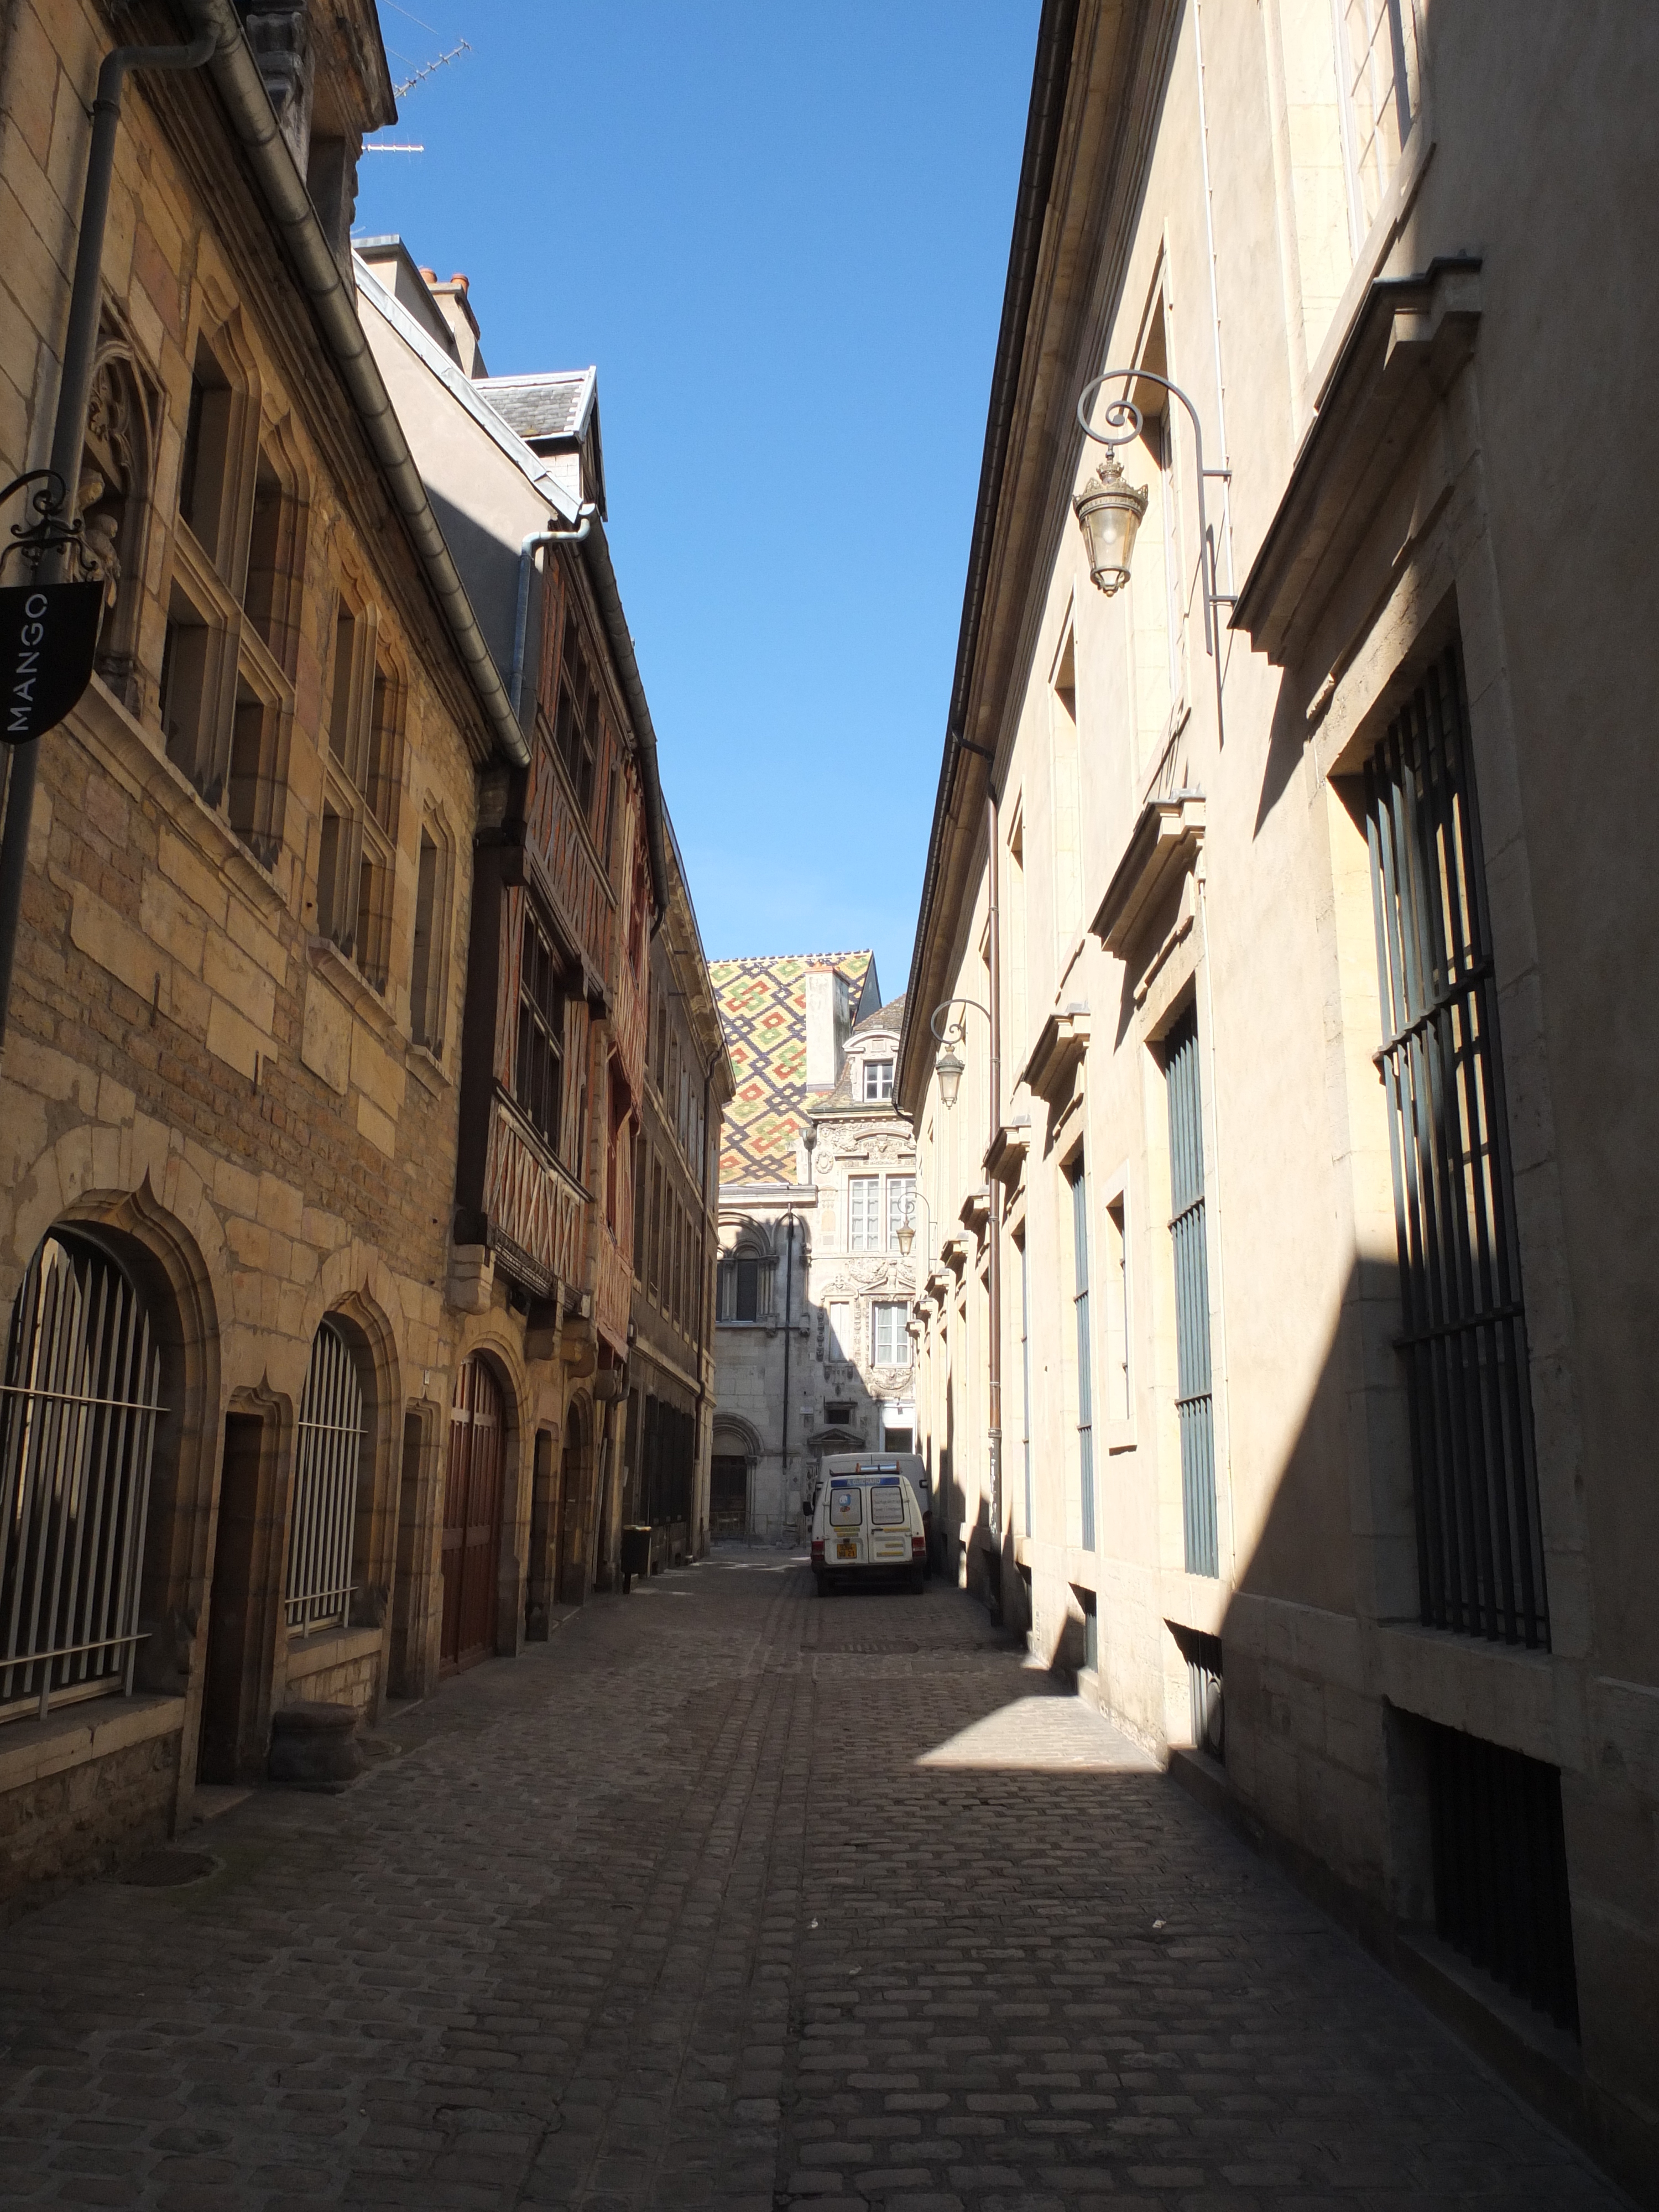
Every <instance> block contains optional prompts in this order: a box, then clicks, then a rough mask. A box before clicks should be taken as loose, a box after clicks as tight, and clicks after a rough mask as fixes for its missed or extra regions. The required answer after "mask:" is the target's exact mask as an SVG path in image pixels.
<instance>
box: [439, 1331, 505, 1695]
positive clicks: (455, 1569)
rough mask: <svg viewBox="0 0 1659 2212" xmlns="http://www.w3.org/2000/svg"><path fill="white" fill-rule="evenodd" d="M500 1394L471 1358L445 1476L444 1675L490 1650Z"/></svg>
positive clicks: (459, 1392)
mask: <svg viewBox="0 0 1659 2212" xmlns="http://www.w3.org/2000/svg"><path fill="white" fill-rule="evenodd" d="M506 1414H507V1407H506V1403H505V1401H504V1400H503V1398H502V1395H501V1385H500V1383H497V1382H496V1380H495V1376H493V1375H492V1374H491V1373H490V1371H489V1368H488V1367H487V1366H486V1365H485V1364H484V1362H483V1360H482V1359H481V1358H479V1357H478V1355H477V1352H474V1353H473V1355H472V1357H471V1358H470V1359H468V1360H467V1361H466V1362H465V1364H464V1365H463V1367H462V1369H461V1371H460V1373H459V1376H457V1377H456V1381H455V1396H454V1400H453V1403H452V1405H451V1407H450V1409H449V1464H448V1467H447V1471H446V1473H445V1476H444V1544H443V1575H444V1610H443V1626H442V1631H441V1638H440V1645H439V1664H440V1667H441V1671H442V1672H443V1673H444V1674H459V1672H460V1670H461V1668H463V1667H473V1666H476V1665H477V1662H478V1661H479V1660H480V1659H487V1658H488V1657H489V1655H490V1653H491V1652H492V1651H493V1650H495V1570H496V1562H497V1560H498V1559H499V1558H500V1556H501V1444H502V1436H503V1431H504V1428H505V1425H506Z"/></svg>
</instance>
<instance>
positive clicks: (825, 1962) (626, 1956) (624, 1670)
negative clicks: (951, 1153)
mask: <svg viewBox="0 0 1659 2212" xmlns="http://www.w3.org/2000/svg"><path fill="white" fill-rule="evenodd" d="M377 1748H379V1749H380V1751H381V1753H382V1756H380V1758H379V1759H377V1760H376V1761H375V1763H374V1765H373V1766H372V1768H371V1770H370V1771H369V1772H368V1774H367V1775H366V1776H365V1778H363V1779H362V1781H361V1782H360V1783H358V1784H356V1786H355V1787H353V1788H352V1789H351V1790H348V1791H347V1792H345V1793H344V1794H343V1795H342V1796H338V1797H334V1798H330V1797H318V1796H297V1795H284V1794H280V1793H277V1792H274V1791H266V1792H261V1793H259V1794H258V1795H256V1796H253V1797H252V1798H251V1799H249V1800H247V1801H246V1802H244V1803H243V1804H241V1805H240V1807H238V1808H235V1809H234V1810H233V1811H231V1812H229V1813H228V1814H224V1815H223V1816H222V1817H221V1818H220V1819H219V1820H216V1821H214V1822H213V1823H211V1824H210V1825H209V1826H205V1827H202V1828H198V1829H197V1830H196V1831H195V1832H193V1833H192V1834H191V1836H190V1837H188V1838H180V1839H179V1843H180V1846H181V1847H185V1846H188V1847H191V1848H204V1849H206V1850H210V1851H211V1852H212V1853H214V1854H215V1855H216V1857H217V1858H218V1859H219V1860H220V1861H221V1862H222V1868H221V1869H220V1870H219V1871H218V1872H216V1873H215V1874H213V1875H211V1876H210V1878H209V1879H207V1880H205V1881H202V1882H199V1883H197V1884H196V1885H195V1886H193V1887H186V1888H181V1889H175V1890H171V1891H168V1890H156V1889H145V1888H140V1887H131V1886H122V1885H118V1884H115V1883H112V1882H111V1883H102V1884H99V1885H96V1886H94V1887H90V1888H88V1889H84V1890H82V1891H81V1892H79V1893H75V1894H72V1895H69V1896H65V1897H64V1898H63V1899H60V1900H59V1901H58V1902H57V1903H55V1904H54V1905H52V1906H50V1907H49V1908H47V1909H46V1910H45V1911H40V1912H38V1913H36V1914H34V1915H33V1916H32V1917H29V1918H27V1919H26V1920H24V1921H22V1922H21V1923H18V1924H17V1925H16V1926H15V1928H14V1929H12V1930H11V1931H10V1932H9V1935H8V1936H7V1938H6V1941H5V1945H4V1968H3V1977H0V1988H3V2005H4V2015H3V2016H4V2022H5V2031H4V2045H5V2054H4V2073H3V2087H0V2095H3V2128H4V2133H5V2136H6V2138H7V2145H6V2151H5V2155H4V2160H3V2174H0V2200H3V2201H5V2202H12V2201H18V2202H27V2203H53V2204H58V2203H72V2204H92V2205H147V2206H148V2205H153V2206H156V2207H162V2208H175V2209H176V2212H197V2208H200V2212H208V2208H228V2207H242V2206H247V2207H255V2206H257V2207H259V2208H262V2212H283V2208H290V2207H292V2208H300V2207H308V2208H309V2207H316V2206H319V2205H323V2204H336V2203H342V2204H348V2205H354V2206H356V2205H386V2206H410V2207H444V2208H453V2212H471V2208H477V2212H496V2208H500V2212H506V2208H507V2207H511V2206H520V2205H572V2206H581V2207H585V2208H588V2209H589V2212H599V2208H601V2207H603V2208H607V2209H608V2208H617V2212H622V2208H625V2207H626V2208H632V2207H635V2206H645V2205H651V2206H660V2207H663V2208H671V2207H698V2206H705V2205H708V2206H720V2207H733V2208H735V2207H738V2206H742V2207H744V2208H751V2212H771V2208H775V2207H781V2206H793V2205H809V2204H810V2205H815V2206H817V2207H819V2208H820V2212H848V2209H849V2208H852V2207H855V2206H857V2207H864V2206H869V2207H874V2208H880V2212H957V2208H964V2212H1059V2209H1060V2208H1061V2207H1065V2208H1083V2207H1095V2206H1097V2207H1100V2208H1102V2212H1105V2208H1111V2212H1128V2208H1130V2207H1133V2206H1153V2205H1157V2206H1160V2207H1165V2206H1167V2207H1171V2208H1174V2207H1182V2208H1194V2212H1195V2208H1199V2207H1204V2208H1209V2207H1212V2206H1213V2207H1218V2206H1222V2205H1225V2206H1230V2207H1237V2208H1239V2212H1244V2208H1261V2212H1267V2208H1270V2207H1271V2208H1281V2207H1282V2208H1296V2209H1297V2212H1315V2208H1316V2207H1326V2206H1338V2205H1340V2206H1344V2207H1350V2208H1365V2212H1383V2208H1389V2212H1394V2208H1399V2209H1400V2212H1405V2208H1407V2207H1411V2208H1422V2207H1428V2206H1441V2205H1444V2206H1452V2205H1466V2204H1467V2205H1480V2206H1482V2207H1489V2208H1493V2212H1496V2208H1498V2207H1499V2206H1503V2207H1514V2208H1516V2212H1519V2208H1521V2207H1522V2206H1527V2207H1537V2206H1556V2205H1561V2206H1585V2207H1589V2206H1603V2205H1608V2206H1610V2205H1613V2204H1615V2203H1622V2202H1623V2201H1624V2200H1623V2199H1622V2198H1620V2197H1618V2196H1617V2195H1616V2194H1615V2192H1614V2191H1613V2190H1612V2189H1611V2188H1610V2187H1608V2186H1607V2185H1606V2184H1605V2183H1603V2182H1602V2181H1601V2180H1600V2179H1598V2178H1597V2177H1596V2176H1595V2173H1594V2172H1592V2171H1591V2170H1590V2169H1589V2167H1588V2166H1586V2165H1584V2164H1583V2162H1582V2161H1581V2160H1579V2158H1578V2157H1577V2154H1576V2153H1574V2152H1573V2151H1571V2149H1570V2148H1567V2147H1566V2146H1565V2145H1564V2144H1563V2142H1561V2141H1560V2140H1559V2138H1557V2137H1556V2136H1553V2135H1552V2134H1551V2133H1550V2132H1549V2131H1548V2130H1547V2129H1545V2128H1544V2127H1543V2126H1542V2125H1541V2124H1539V2123H1538V2122H1537V2121H1535V2120H1534V2119H1533V2118H1531V2117H1530V2116H1529V2115H1528V2113H1526V2112H1524V2111H1523V2110H1522V2108H1521V2107H1520V2106H1518V2105H1516V2103H1515V2102H1514V2101H1513V2100H1511V2099H1510V2096H1509V2095H1508V2094H1507V2093H1506V2092H1504V2090H1502V2089H1501V2088H1499V2087H1498V2086H1496V2084H1495V2083H1494V2081H1492V2078H1491V2077H1490V2076H1489V2075H1486V2073H1485V2072H1484V2071H1483V2070H1482V2069H1480V2067H1479V2066H1478V2065H1477V2064H1476V2063H1474V2061H1473V2060H1472V2059H1471V2058H1470V2057H1468V2056H1467V2055H1466V2054H1465V2053H1464V2052H1463V2051H1462V2049H1461V2047H1460V2046H1459V2045H1457V2044H1455V2042H1454V2041H1452V2040H1451V2039H1450V2038H1449V2036H1448V2035H1447V2034H1446V2033H1444V2032H1443V2030H1442V2029H1441V2028H1440V2027H1438V2026H1437V2025H1436V2024H1435V2023H1434V2021H1432V2020H1431V2018H1430V2016H1429V2015H1427V2014H1426V2013H1425V2012H1424V2011H1422V2010H1421V2009H1419V2007H1418V2006H1417V2004H1416V2003H1415V2002H1414V2001H1413V1999H1412V1998H1410V1997H1409V1996H1407V1995H1406V1994H1404V1993H1403V1992H1402V1991H1401V1990H1399V1989H1398V1988H1397V1987H1396V1986H1395V1984H1393V1983H1392V1982H1391V1981H1390V1980H1389V1978H1387V1977H1386V1976H1385V1975H1384V1974H1383V1973H1382V1972H1380V1971H1379V1970H1378V1969H1376V1967H1375V1966H1372V1964H1371V1963H1370V1961H1369V1960H1367V1959H1366V1958H1365V1957H1364V1955H1363V1954H1361V1953H1360V1952H1359V1951H1358V1950H1357V1949H1356V1948H1354V1947H1353V1946H1352V1944H1351V1943H1350V1942H1348V1941H1347V1939H1346V1937H1345V1936H1342V1935H1341V1934H1340V1933H1339V1932H1338V1931H1337V1930H1336V1929H1334V1927H1333V1925H1332V1924H1331V1923H1329V1922H1328V1921H1327V1920H1326V1919H1324V1918H1323V1917H1322V1916H1321V1915H1320V1914H1319V1913H1317V1912H1316V1911H1314V1910H1313V1909H1312V1908H1311V1907H1310V1905H1307V1904H1306V1903H1305V1902H1304V1901H1303V1900H1302V1899H1301V1898H1300V1897H1299V1896H1298V1895H1297V1893H1295V1892H1294V1891H1293V1890H1291V1888H1290V1887H1287V1886H1286V1885H1285V1883H1284V1882H1283V1881H1281V1880H1280V1879H1279V1876H1278V1875H1276V1874H1275V1873H1273V1871H1271V1870H1270V1869H1267V1867H1265V1866H1264V1865H1263V1864H1262V1863H1260V1862H1259V1861H1257V1860H1256V1859H1255V1857H1252V1855H1251V1854H1250V1853H1249V1851H1248V1850H1246V1849H1245V1848H1244V1846H1243V1844H1240V1843H1239V1842H1237V1841H1236V1840H1235V1839H1234V1838H1233V1837H1232V1836H1231V1834H1230V1833H1229V1832H1227V1831H1226V1830H1225V1829H1224V1828H1223V1827H1222V1826H1219V1825H1218V1824H1217V1823H1216V1822H1215V1821H1214V1820H1212V1819H1211V1818H1210V1817H1209V1816H1208V1815H1207V1814H1206V1813H1204V1812H1203V1811H1202V1810H1200V1808H1198V1807H1196V1806H1195V1805H1194V1804H1193V1803H1192V1802H1190V1801H1189V1800H1188V1798H1187V1797H1186V1796H1185V1795H1184V1794H1183V1793H1182V1791H1181V1790H1178V1789H1177V1788H1176V1787H1175V1786H1173V1785H1172V1784H1170V1783H1169V1782H1168V1781H1166V1780H1165V1779H1164V1778H1162V1777H1160V1776H1158V1774H1156V1773H1155V1772H1152V1771H1147V1763H1146V1761H1144V1760H1143V1759H1141V1757H1140V1755H1139V1753H1136V1752H1135V1751H1134V1750H1133V1747H1130V1746H1128V1745H1127V1743H1124V1742H1123V1741H1121V1740H1120V1739H1118V1738H1116V1737H1115V1736H1114V1735H1113V1734H1112V1732H1111V1731H1110V1730H1109V1729H1107V1728H1105V1726H1104V1725H1103V1723H1099V1722H1098V1721H1097V1720H1096V1719H1094V1718H1092V1717H1090V1716H1089V1715H1087V1714H1086V1713H1085V1712H1084V1711H1082V1710H1081V1709H1080V1708H1079V1706H1078V1705H1076V1703H1075V1702H1074V1701H1070V1700H1065V1699H1059V1698H1056V1697H1054V1696H1053V1695H1052V1694H1051V1693H1050V1691H1049V1686H1048V1681H1047V1679H1046V1678H1045V1677H1043V1676H1042V1675H1041V1674H1036V1673H1033V1672H1032V1671H1030V1669H1028V1668H1024V1667H1023V1666H1022V1659H1021V1655H1020V1654H1019V1653H1018V1651H1017V1650H1013V1649H1012V1648H1011V1647H1010V1646H1009V1644H1007V1643H1006V1641H1003V1640H1001V1639H1000V1638H998V1636H997V1634H996V1632H994V1630H993V1629H992V1628H991V1627H990V1626H988V1625H987V1620H986V1617H985V1615H984V1613H982V1611H981V1609H980V1608H979V1607H977V1606H976V1605H975V1604H973V1603H972V1602H971V1601H969V1600H968V1599H967V1598H966V1597H964V1596H962V1595H958V1594H957V1593H956V1592H955V1591H949V1590H941V1589H938V1588H937V1587H936V1586H934V1587H931V1588H930V1589H929V1592H928V1594H927V1595H926V1596H925V1597H921V1598H916V1597H913V1596H911V1595H908V1594H897V1593H895V1594H892V1595H889V1594H887V1593H871V1594H869V1595H857V1596H848V1597H841V1598H836V1599H833V1600H830V1601H824V1602H818V1601H816V1600H815V1599H814V1598H813V1596H812V1593H811V1583H810V1581H809V1579H808V1577H807V1575H806V1572H805V1569H804V1568H803V1567H801V1566H800V1565H796V1564H791V1563H789V1562H788V1561H787V1558H786V1556H785V1555H783V1554H781V1553H766V1552H760V1551H750V1552H745V1551H741V1550H736V1549H722V1550H721V1551H720V1552H719V1553H716V1555H715V1558H714V1560H713V1561H712V1562H711V1563H710V1564H708V1565H703V1566H699V1567H696V1568H694V1569H690V1570H686V1571H680V1572H678V1573H673V1574H670V1575H667V1576H665V1577H661V1578H660V1579H659V1580H658V1581H657V1582H656V1583H653V1584H652V1585H650V1586H649V1587H648V1588H647V1589H642V1590H636V1591H635V1595H634V1596H633V1597H631V1598H629V1600H627V1601H599V1602H596V1603H593V1604H592V1605H590V1606H589V1607H587V1608H586V1610H585V1611H584V1612H583V1613H580V1614H578V1615H577V1616H575V1617H574V1619H572V1620H568V1622H567V1623H566V1624H565V1625H564V1626H562V1628H561V1629H560V1631H559V1632H557V1634H556V1636H555V1637H554V1638H553V1639H552V1640H551V1641H550V1643H549V1644H545V1645H538V1646H535V1647H532V1650H530V1652H529V1653H528V1654H527V1655H526V1656H525V1657H524V1658H523V1659H522V1660H521V1661H520V1662H517V1663H515V1664H507V1663H498V1664H489V1665H486V1666H484V1667H482V1668H478V1669H477V1670H476V1671H475V1672H473V1673H472V1674H469V1675H467V1676H465V1677H464V1678H462V1679H461V1680H458V1681H455V1682H452V1683H451V1684H449V1685H447V1686H446V1687H445V1689H444V1690H443V1692H441V1695H440V1696H439V1697H437V1698H435V1699H433V1700H431V1701H430V1702H429V1703H428V1704H427V1705H423V1706H421V1707H418V1708H410V1709H406V1710H404V1711H398V1712H395V1713H393V1714H392V1715H391V1716H390V1717H388V1719H387V1721H386V1724H385V1728H384V1729H383V1741H382V1743H381V1745H380V1746H379V1747H377Z"/></svg>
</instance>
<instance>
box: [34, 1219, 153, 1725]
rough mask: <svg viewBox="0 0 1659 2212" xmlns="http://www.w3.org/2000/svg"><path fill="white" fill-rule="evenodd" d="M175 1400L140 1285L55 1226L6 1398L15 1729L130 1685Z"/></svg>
mask: <svg viewBox="0 0 1659 2212" xmlns="http://www.w3.org/2000/svg"><path fill="white" fill-rule="evenodd" d="M160 1395H161V1361H160V1356H159V1353H158V1352H157V1350H156V1347H155V1339H154V1336H153V1334H152V1332H151V1328H150V1320H149V1313H148V1312H147V1311H146V1310H145V1306H144V1303H143V1299H142V1298H141V1297H140V1296H139V1293H138V1291H137V1288H136V1286H135V1285H133V1284H132V1283H131V1281H130V1280H129V1279H128V1278H127V1276H126V1274H125V1272H124V1271H123V1270H122V1269H121V1268H120V1267H118V1266H117V1265H116V1263H115V1261H113V1260H112V1259H110V1258H109V1257H108V1256H107V1255H106V1254H105V1253H103V1252H102V1251H100V1250H99V1249H98V1248H97V1247H96V1246H95V1245H94V1244H92V1243H89V1242H88V1241H87V1240H86V1239H85V1238H82V1237H76V1236H72V1235H70V1234H69V1233H68V1232H66V1231H53V1232H52V1234H51V1235H50V1236H49V1237H46V1238H45V1240H44V1241H43V1242H42V1243H41V1244H40V1248H39V1249H38V1250H37V1251H36V1253H35V1255H34V1257H33V1259H32V1260H31V1261H30V1262H29V1266H28V1272H27V1274H26V1275H25V1276H24V1278H23V1285H22V1288H21V1290H20V1291H19V1292H18V1294H17V1301H16V1304H15V1305H14V1307H13V1309H12V1317H11V1335H10V1340H9V1344H8V1346H7V1352H6V1367H5V1383H4V1389H3V1395H0V1505H3V1517H0V1720H10V1719H17V1718H23V1719H27V1718H33V1717H39V1718H40V1719H42V1720H44V1719H45V1718H46V1713H47V1711H48V1710H49V1708H50V1707H52V1706H53V1705H68V1704H70V1703H71V1702H73V1701H74V1700H75V1699H80V1698H91V1697H97V1696H99V1695H100V1693H103V1692H111V1691H119V1690H123V1689H131V1683H132V1667H133V1659H134V1655H135V1653H136V1650H137V1643H138V1605H139V1577H140V1576H141V1574H142V1572H143V1553H144V1524H145V1521H146V1518H147V1516H148V1511H149V1475H150V1456H151V1452H152V1449H153V1447H154V1443H155V1423H156V1417H157V1415H158V1414H159V1413H161V1412H162V1410H163V1408H162V1407H161V1404H160V1402H159V1400H160Z"/></svg>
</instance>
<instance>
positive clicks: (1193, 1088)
mask: <svg viewBox="0 0 1659 2212" xmlns="http://www.w3.org/2000/svg"><path fill="white" fill-rule="evenodd" d="M1164 1081H1165V1085H1166V1087H1167V1089H1168V1091H1169V1105H1170V1240H1171V1242H1172V1243H1173V1245H1174V1248H1175V1290H1176V1419H1177V1421H1178V1422H1179V1424H1180V1429H1181V1517H1182V1534H1183V1541H1184V1544H1185V1548H1186V1562H1187V1572H1188V1574H1189V1575H1213V1574H1215V1573H1217V1572H1218V1554H1217V1547H1216V1510H1215V1407H1214V1401H1213V1399H1212V1395H1211V1376H1210V1257H1209V1243H1208V1231H1207V1228H1206V1218H1205V1194H1204V1099H1203V1091H1202V1087H1201V1085H1200V1076H1199V1062H1198V1016H1197V1012H1196V1011H1195V1010H1194V1009H1193V1008H1188V1011H1187V1012H1186V1013H1185V1014H1183V1015H1182V1018H1181V1019H1180V1020H1179V1021H1178V1022H1177V1023H1176V1025H1175V1027H1174V1029H1173V1030H1170V1036H1169V1042H1168V1044H1167V1047H1166V1049H1165V1056H1164Z"/></svg>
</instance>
